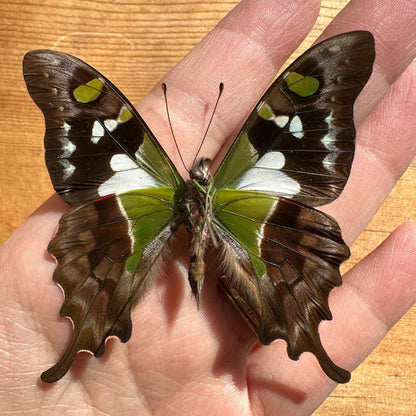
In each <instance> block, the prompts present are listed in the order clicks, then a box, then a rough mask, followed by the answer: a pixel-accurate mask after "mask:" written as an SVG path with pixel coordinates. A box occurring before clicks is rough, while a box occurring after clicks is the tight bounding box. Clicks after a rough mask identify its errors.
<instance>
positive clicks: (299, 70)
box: [23, 31, 374, 382]
mask: <svg viewBox="0 0 416 416" xmlns="http://www.w3.org/2000/svg"><path fill="white" fill-rule="evenodd" d="M373 60H374V40H373V37H372V35H371V34H370V33H369V32H363V31H357V32H350V33H346V34H342V35H339V36H336V37H334V38H331V39H328V40H326V41H324V42H322V43H320V44H318V45H316V46H314V47H313V48H311V49H310V50H308V51H307V52H306V53H305V54H304V55H302V56H301V57H299V58H298V59H297V60H296V61H295V62H294V63H293V64H292V65H290V66H289V68H288V69H286V70H285V71H284V72H283V73H282V75H280V76H279V77H278V78H277V80H276V81H275V82H274V83H273V84H272V85H271V87H270V88H269V89H268V90H267V91H266V93H265V94H264V96H263V97H262V98H261V100H260V101H259V103H258V104H257V105H256V106H255V108H254V109H253V111H252V113H251V114H250V116H249V118H248V119H247V121H246V123H245V124H244V126H243V128H242V130H241V131H240V133H239V134H238V136H237V138H236V139H235V141H234V143H233V145H232V146H231V148H230V150H229V151H228V153H227V155H226V157H225V159H224V161H223V162H222V163H221V165H220V167H219V168H218V170H217V171H216V172H215V173H214V174H213V175H212V174H211V172H210V160H209V159H208V158H201V159H199V160H198V161H197V163H196V164H195V165H194V166H193V168H192V169H191V171H190V178H189V179H188V180H184V179H183V178H182V177H181V176H180V175H179V173H178V171H177V169H176V168H175V166H174V165H173V163H172V162H171V160H170V159H169V157H168V156H167V154H166V153H165V151H164V150H163V148H162V146H161V145H160V144H159V142H158V141H157V139H156V138H155V136H154V135H153V133H152V132H151V131H150V129H149V127H148V126H147V125H146V123H145V122H144V120H143V119H142V118H141V116H140V115H139V114H138V113H137V111H136V110H135V109H134V107H133V106H132V105H131V104H130V103H129V101H128V100H127V98H126V97H125V96H124V95H123V94H122V93H121V92H120V91H119V90H118V89H117V88H116V87H115V86H114V85H113V84H112V83H111V82H110V81H109V80H107V79H106V78H105V77H104V76H103V75H102V74H100V73H99V72H98V71H96V70H95V69H94V68H92V67H90V66H89V65H87V64H86V63H84V62H82V61H80V60H79V59H77V58H75V57H72V56H70V55H66V54H63V53H61V52H55V51H47V50H39V51H32V52H29V53H28V54H26V56H25V58H24V63H23V65H24V77H25V81H26V83H27V86H28V90H29V93H30V95H31V96H32V98H33V99H34V101H35V102H36V104H37V105H38V106H39V107H40V109H41V110H42V112H43V114H44V116H45V124H46V133H45V159H46V165H47V168H48V171H49V174H50V177H51V180H52V183H53V185H54V188H55V190H56V191H57V192H58V194H59V195H60V196H61V197H62V199H63V200H64V201H66V202H67V203H68V204H69V205H71V208H70V210H69V211H68V212H66V213H65V214H64V215H63V216H62V218H61V220H60V223H59V228H58V231H57V233H56V235H55V237H54V238H53V240H52V241H51V243H50V245H49V247H48V250H49V252H50V253H51V254H52V255H53V256H54V257H55V258H56V259H57V268H56V270H55V273H54V280H55V281H56V282H57V283H59V285H60V286H61V287H62V288H63V290H64V293H65V301H64V304H63V306H62V309H61V315H62V316H68V317H70V318H71V320H72V322H73V325H74V332H73V335H72V338H71V341H70V343H69V345H68V347H67V349H66V351H65V353H64V354H63V356H62V357H61V359H60V360H59V361H58V363H57V364H56V365H55V366H53V367H52V368H50V369H49V370H47V371H46V372H44V373H43V374H42V376H41V377H42V380H44V381H45V382H54V381H56V380H58V379H59V378H61V377H62V376H63V375H64V374H65V373H66V372H67V371H68V369H69V368H70V366H71V364H72V362H73V360H74V358H75V356H76V354H77V353H78V351H81V350H88V351H91V352H92V353H94V355H95V356H96V357H98V356H100V355H102V354H103V353H104V350H105V341H106V339H107V338H108V337H110V336H117V337H119V338H120V340H121V341H123V342H126V341H127V340H128V339H129V338H130V336H131V331H132V323H131V318H130V310H131V308H132V307H133V306H134V305H135V304H136V303H137V302H138V301H139V300H140V299H141V298H142V297H143V295H144V294H145V293H146V291H147V290H148V288H149V287H151V285H152V283H153V282H154V280H155V279H156V278H157V277H158V275H159V274H160V267H161V265H162V264H163V262H164V259H165V257H166V253H167V250H166V246H167V244H168V242H169V240H170V238H171V237H172V235H173V234H174V233H175V231H176V230H177V228H178V227H179V226H180V225H181V224H184V225H185V226H186V228H187V230H188V233H189V240H190V266H189V273H188V280H189V282H190V286H191V289H192V293H193V295H194V297H195V299H196V301H197V304H199V301H200V296H201V290H202V286H203V282H204V278H205V277H206V265H205V261H204V254H205V250H206V247H207V246H208V244H213V245H214V246H216V247H218V248H219V250H220V254H221V263H222V269H223V270H222V271H223V275H222V276H221V278H220V279H219V283H220V287H221V288H222V289H223V290H224V291H225V293H226V294H227V296H228V297H229V299H230V301H231V302H232V304H233V305H234V306H235V307H236V309H237V310H238V311H239V312H240V313H241V316H242V317H243V318H244V319H245V321H246V322H247V323H248V325H249V326H250V327H251V329H252V330H253V331H254V332H255V333H256V334H257V336H258V338H259V340H260V342H262V343H263V344H270V343H271V342H272V341H274V340H275V339H278V338H281V339H284V340H285V341H286V342H287V351H288V355H289V357H290V358H292V359H298V357H299V356H300V354H302V353H303V352H305V351H310V352H312V353H313V354H315V356H316V357H317V359H318V361H319V363H320V365H321V367H322V369H323V370H324V371H325V373H326V374H327V375H328V376H329V377H331V378H332V379H333V380H335V381H337V382H346V381H348V380H349V377H350V374H349V372H348V371H346V370H343V369H342V368H340V367H338V366H337V365H335V364H334V363H333V362H332V360H331V359H330V358H329V357H328V355H327V354H326V352H325V350H324V348H323V346H322V344H321V341H320V338H319V332H318V326H319V323H320V322H321V321H322V320H324V319H331V312H330V310H329V306H328V296H329V293H330V291H331V290H332V289H333V288H334V287H335V286H339V285H340V284H341V276H340V273H339V266H340V264H341V263H342V262H343V261H344V260H345V259H346V258H348V256H349V249H348V247H347V246H346V244H345V243H344V241H343V239H342V236H341V231H340V229H339V226H338V224H337V223H336V221H335V220H334V219H333V218H331V217H330V216H328V215H326V214H324V213H322V212H321V211H319V210H317V209H316V208H315V207H317V206H320V205H324V204H327V203H329V202H331V201H333V200H334V199H335V198H337V197H338V195H339V194H340V193H341V191H342V190H343V188H344V186H345V184H346V181H347V178H348V175H349V172H350V169H351V165H352V161H353V156H354V147H355V129H354V123H353V104H354V101H355V99H356V97H357V96H358V94H359V93H360V91H361V89H362V88H363V87H364V85H365V83H366V82H367V80H368V78H369V76H370V74H371V69H372V64H373Z"/></svg>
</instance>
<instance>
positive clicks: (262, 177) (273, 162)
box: [236, 152, 300, 198]
mask: <svg viewBox="0 0 416 416" xmlns="http://www.w3.org/2000/svg"><path fill="white" fill-rule="evenodd" d="M284 164H285V157H284V155H283V153H281V152H268V153H266V154H265V155H264V156H263V157H261V158H260V159H259V160H258V161H257V163H256V164H255V165H254V166H253V167H252V168H251V169H249V170H248V171H247V172H246V173H245V174H244V175H243V176H242V177H241V178H240V180H239V182H238V185H237V187H236V188H237V189H244V190H247V191H261V192H272V193H275V194H277V195H280V196H284V197H286V198H292V197H293V196H294V195H296V194H297V193H299V191H300V185H299V183H298V182H296V181H295V180H294V179H292V178H290V177H289V176H287V175H285V174H284V173H283V172H281V171H280V170H279V169H281V168H283V166H284Z"/></svg>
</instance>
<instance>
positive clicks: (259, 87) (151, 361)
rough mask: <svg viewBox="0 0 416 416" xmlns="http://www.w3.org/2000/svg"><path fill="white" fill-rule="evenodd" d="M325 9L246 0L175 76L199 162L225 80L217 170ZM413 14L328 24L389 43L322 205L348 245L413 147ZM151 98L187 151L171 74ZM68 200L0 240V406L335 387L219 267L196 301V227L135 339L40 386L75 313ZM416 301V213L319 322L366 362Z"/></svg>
mask: <svg viewBox="0 0 416 416" xmlns="http://www.w3.org/2000/svg"><path fill="white" fill-rule="evenodd" d="M318 12H319V2H318V1H316V0H302V1H300V0H298V1H293V0H292V1H286V0H245V1H242V2H241V3H239V5H238V6H237V7H236V8H235V9H234V10H233V11H232V12H231V13H230V14H229V15H228V16H227V17H226V18H225V19H224V20H223V21H222V22H221V23H220V24H219V25H218V26H217V27H216V28H215V29H214V30H213V31H212V32H211V33H210V34H209V35H208V36H207V37H206V38H205V39H204V40H203V41H202V42H201V44H200V45H199V46H198V47H197V48H195V49H194V50H193V51H192V52H191V53H190V54H189V55H188V56H187V57H186V58H185V59H184V60H183V61H182V62H181V63H180V64H178V66H176V67H175V68H174V69H173V70H172V71H171V72H170V73H169V74H167V75H166V77H165V78H164V82H166V83H167V85H168V94H169V106H170V111H171V117H172V119H173V120H174V124H175V134H176V136H177V138H178V142H179V146H180V147H182V148H183V151H182V154H183V157H184V158H185V160H186V161H187V162H188V163H191V161H192V158H193V156H194V155H193V154H192V150H193V147H192V146H189V145H185V144H186V143H192V142H194V141H195V137H196V138H199V137H201V134H200V132H201V130H203V128H204V126H203V121H204V120H206V119H207V114H208V113H209V110H207V108H211V107H212V101H213V99H212V97H213V95H215V92H216V91H217V88H218V84H219V82H223V83H224V84H225V91H224V94H223V96H222V97H221V102H220V105H219V107H218V109H217V112H216V115H215V121H214V124H213V126H212V128H211V129H210V131H209V137H208V140H207V142H206V143H205V144H204V148H203V152H204V156H208V157H211V158H212V159H213V160H214V162H213V168H214V170H215V168H216V167H217V166H218V163H220V161H221V159H222V157H223V156H224V150H223V149H224V148H227V147H228V145H229V144H230V140H232V138H233V137H235V133H236V132H237V131H238V129H239V128H241V125H242V123H243V121H244V118H245V117H246V116H247V114H248V112H249V111H250V109H251V108H252V107H253V105H254V104H255V103H256V101H257V100H258V98H259V97H260V96H261V94H262V92H263V91H264V90H265V89H266V88H267V86H268V85H269V83H270V82H271V80H272V79H273V77H274V76H275V74H276V72H277V71H278V69H279V67H280V66H281V65H282V64H283V63H284V62H285V60H286V58H287V57H288V56H289V55H290V54H291V52H293V50H294V49H295V48H296V47H297V46H298V44H299V43H300V42H301V41H302V39H303V38H304V37H305V36H306V35H307V33H308V31H309V30H310V28H311V27H312V25H313V23H314V21H315V18H316V17H317V14H318ZM415 16H416V2H414V1H404V0H390V1H388V2H380V1H377V0H352V1H351V2H350V3H349V5H348V7H346V8H345V9H344V10H343V11H342V12H341V13H340V14H339V15H338V16H337V17H336V18H335V19H334V20H333V22H332V23H331V25H330V26H329V27H328V28H327V30H326V31H325V32H324V34H323V37H322V39H323V38H327V37H330V36H333V35H335V34H338V33H342V32H347V31H350V30H356V29H364V30H365V29H367V30H370V31H371V32H372V33H373V35H374V36H375V41H376V53H377V56H376V61H375V65H374V71H373V75H372V77H371V79H370V81H369V83H368V85H367V86H366V88H365V89H364V90H363V92H362V94H361V95H360V97H359V99H358V101H357V104H356V106H355V120H356V124H357V127H358V130H357V147H356V156H355V160H354V164H353V168H352V172H351V175H350V178H349V181H348V183H347V186H346V188H345V190H344V192H343V193H342V194H341V196H340V197H339V198H338V199H337V200H336V201H335V202H334V203H332V204H330V205H329V206H327V207H325V209H324V210H325V212H327V213H329V214H331V215H332V216H333V217H334V218H336V220H337V221H338V222H339V224H340V227H341V229H342V231H343V237H344V239H345V241H346V242H347V244H349V245H350V244H352V243H353V241H354V240H355V239H356V238H357V236H358V235H359V234H360V232H361V231H362V230H363V229H364V227H365V226H366V224H367V223H368V222H369V221H370V220H371V218H372V217H373V216H374V214H375V212H376V211H377V209H378V208H379V206H380V205H381V204H382V202H383V201H384V199H385V198H386V197H387V195H388V194H389V192H390V191H391V189H392V188H393V186H394V184H395V183H396V181H397V180H398V178H399V177H400V176H401V174H402V173H403V172H404V171H405V169H406V168H407V166H408V165H409V163H410V162H411V161H412V159H413V158H414V156H415V154H416V134H415V133H414V132H415V131H416V117H415V114H416V88H415V82H416V72H415V71H416V70H415V66H414V64H410V62H411V61H412V60H413V58H414V56H415V54H416V36H415V33H416V19H415V18H414V17H415ZM133 74H134V71H133ZM242 91H243V92H244V94H241V92H242ZM237 96H238V99H237V98H236V97H237ZM206 100H207V101H208V102H207V101H206ZM214 100H215V98H214ZM138 109H139V112H140V113H141V115H142V116H143V118H144V119H145V120H146V121H147V122H148V124H149V125H150V127H151V129H152V130H153V132H154V133H155V134H156V136H157V137H158V138H159V139H160V142H161V144H162V145H163V146H164V147H165V149H166V151H167V153H168V154H170V155H172V158H173V160H174V161H175V162H178V159H177V156H175V151H174V147H173V145H172V141H171V136H170V132H169V127H168V125H167V122H166V116H165V113H164V106H163V102H162V98H161V90H160V86H157V87H155V89H154V90H153V91H152V92H151V93H150V94H149V95H148V96H147V97H146V98H145V99H144V100H143V101H142V102H141V103H140V104H139V105H138ZM34 111H35V110H34ZM227 138H228V141H227ZM223 146H224V147H223ZM178 166H179V165H178ZM67 208H68V206H67V205H66V204H65V203H63V202H62V201H61V200H60V198H59V197H57V196H56V195H55V196H53V197H51V198H50V199H49V200H48V201H46V202H45V203H44V204H43V205H42V206H41V207H40V208H39V209H38V210H37V211H36V212H35V213H34V214H33V215H32V216H31V217H30V218H29V219H28V220H27V221H26V222H25V223H24V224H23V225H22V226H21V227H20V228H19V229H18V230H17V231H16V232H15V233H14V234H13V235H12V236H11V237H10V238H9V240H8V241H7V242H6V243H5V244H4V245H3V246H2V247H1V248H0V273H1V276H2V285H1V286H0V298H1V299H2V302H1V305H0V311H1V315H0V325H1V326H0V411H4V412H6V411H7V412H10V413H11V414H14V413H15V414H18V412H19V411H22V412H26V413H25V414H31V412H32V413H33V414H42V415H47V414H56V413H57V412H58V411H60V409H65V410H66V411H68V410H70V411H73V412H74V413H76V414H83V415H87V414H97V415H98V414H111V415H113V414H117V415H124V414H126V415H132V414H137V415H158V414H163V415H176V414H180V415H188V414H189V415H193V416H195V415H251V414H253V415H263V414H264V415H275V414H282V415H288V414H290V415H305V414H310V413H311V412H312V411H313V410H314V409H316V408H317V407H318V406H319V404H320V403H322V402H323V401H324V400H325V398H326V397H327V396H328V395H329V394H330V392H331V391H332V390H333V389H334V387H335V386H336V384H335V383H334V382H333V381H331V380H330V379H328V377H327V376H326V375H325V374H324V373H323V372H322V370H321V369H320V367H319V364H318V363H317V361H316V359H315V357H313V356H312V355H311V354H303V355H302V356H301V358H300V360H299V361H297V362H294V361H291V360H290V359H289V358H288V357H287V354H286V346H285V343H284V342H282V341H276V342H274V343H273V344H272V345H270V346H262V345H260V344H259V343H258V341H257V339H256V337H255V336H254V335H253V334H252V333H251V332H250V331H249V329H248V327H247V326H246V324H245V323H244V321H243V320H242V319H241V318H240V316H239V315H238V313H237V312H236V311H235V310H234V309H233V307H232V305H230V303H229V302H228V300H227V299H226V298H225V296H223V294H221V292H219V290H218V287H217V283H216V279H215V273H214V271H213V268H211V267H208V271H207V274H208V275H207V278H206V279H205V286H204V290H203V293H202V300H201V306H200V310H199V311H198V310H197V308H196V305H195V301H194V299H193V298H192V296H191V292H190V289H189V287H188V286H187V282H186V280H187V278H186V275H187V270H186V266H187V264H188V258H187V256H186V253H187V244H186V242H183V241H182V240H183V239H182V236H184V235H185V234H183V235H182V236H181V238H177V239H176V242H175V247H174V249H173V250H172V256H171V260H170V261H169V262H168V264H167V267H166V269H165V272H164V274H165V276H164V277H163V278H161V279H159V280H158V282H156V284H155V285H154V286H153V287H152V288H151V289H150V290H149V292H148V294H147V295H146V296H145V298H144V299H143V300H142V301H141V302H140V303H139V304H138V305H137V306H136V307H135V309H134V310H133V313H132V320H133V334H132V337H131V339H130V341H129V342H128V343H127V344H121V343H120V342H118V340H114V339H113V340H110V341H109V342H107V351H106V354H105V355H104V357H103V358H101V359H99V360H97V359H94V358H91V356H90V355H89V354H85V353H82V354H80V355H79V356H78V357H77V358H76V360H75V362H74V364H73V366H72V368H71V370H70V371H69V373H68V374H67V375H66V376H65V377H64V378H63V379H61V380H60V381H58V382H57V383H55V384H54V385H52V386H51V385H45V384H43V383H42V382H41V381H40V380H39V375H40V373H41V372H42V371H44V370H46V369H47V368H49V367H50V366H51V365H52V364H54V363H55V362H56V360H57V358H58V356H59V354H61V353H62V352H63V350H64V349H65V346H66V343H67V342H68V339H69V337H70V333H71V325H70V323H69V321H64V320H63V319H57V311H58V310H59V308H60V305H61V304H62V294H61V292H60V290H59V289H58V287H57V286H56V285H55V283H54V282H53V281H52V273H53V270H54V267H55V261H54V259H53V258H52V257H50V256H49V255H48V254H47V252H46V247H47V245H48V243H49V241H50V239H51V238H52V236H53V234H54V232H55V230H56V226H57V223H58V220H59V218H60V216H61V215H62V213H63V212H64V211H65V210H66V209H67ZM210 274H211V276H210ZM415 301H416V226H415V224H414V223H411V222H408V223H405V224H403V225H402V226H400V227H399V228H398V229H397V230H395V231H394V232H393V233H392V234H391V235H390V236H389V237H388V238H387V239H386V241H385V242H384V243H383V244H382V245H381V246H379V247H378V248H377V249H376V250H375V251H374V252H373V253H371V254H370V255H369V256H367V257H366V258H364V259H363V260H362V261H361V262H360V263H359V264H358V265H357V266H356V267H354V268H353V269H352V270H350V271H349V272H348V273H347V274H346V275H345V276H344V277H343V285H342V286H341V287H340V288H337V289H335V290H334V291H333V292H332V293H331V296H330V307H331V310H332V312H333V315H334V319H333V320H332V321H331V322H324V323H322V324H321V326H320V334H321V338H322V342H323V344H324V346H325V348H326V350H327V352H328V354H329V356H330V357H331V358H332V359H333V360H334V362H335V363H337V364H338V365H340V366H341V367H343V368H346V369H348V370H350V371H352V370H354V368H356V367H357V366H358V365H359V364H360V362H361V361H363V359H364V358H365V357H366V356H367V355H368V354H369V353H370V352H371V351H372V350H373V349H374V347H375V346H376V345H377V344H378V343H379V342H380V341H381V339H382V338H383V337H384V336H385V335H386V333H387V332H388V330H389V329H390V328H391V326H392V325H394V323H395V322H397V320H399V319H400V317H401V316H402V315H403V314H404V313H405V312H406V311H407V310H408V309H409V308H410V307H411V306H412V305H413V304H414V302H415ZM81 411H82V413H80V412H81Z"/></svg>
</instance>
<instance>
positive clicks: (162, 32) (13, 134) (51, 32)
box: [0, 0, 416, 415]
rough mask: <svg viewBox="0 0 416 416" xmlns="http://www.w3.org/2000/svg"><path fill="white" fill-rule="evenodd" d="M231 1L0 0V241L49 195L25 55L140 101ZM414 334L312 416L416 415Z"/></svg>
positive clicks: (410, 180) (389, 222)
mask: <svg viewBox="0 0 416 416" xmlns="http://www.w3.org/2000/svg"><path fill="white" fill-rule="evenodd" d="M236 3H237V1H236V0H217V1H215V0H205V1H204V0H199V1H196V0H181V1H177V0H166V1H160V0H159V1H154V0H153V1H152V0H146V1H144V0H136V1H135V2H121V1H100V2H98V1H92V0H87V1H82V0H76V1H69V0H61V1H60V2H54V1H52V0H40V1H37V2H33V1H30V0H21V1H19V0H15V1H7V2H6V1H3V0H1V1H0V23H1V24H0V29H1V30H0V48H1V49H0V50H1V53H2V59H1V61H0V108H1V114H2V117H1V118H0V191H1V195H2V196H1V204H0V243H1V242H3V241H5V239H6V238H7V237H8V236H9V235H10V234H11V233H12V232H13V231H14V230H15V229H16V228H17V227H18V226H19V225H20V224H21V223H22V222H23V221H24V220H25V218H27V217H28V216H29V215H30V214H31V213H32V212H33V211H34V210H35V209H36V208H37V207H38V206H39V205H40V204H41V203H42V202H43V201H45V199H47V198H48V197H49V196H50V195H51V194H52V193H53V189H52V186H51V184H50V181H49V177H48V174H47V171H46V168H45V165H44V160H43V146H42V138H43V128H44V127H43V126H44V124H43V119H42V116H41V114H40V112H39V111H38V110H37V109H36V108H35V106H34V104H33V103H32V101H31V100H30V99H29V97H28V94H27V92H26V88H25V85H24V82H23V79H22V73H21V60H22V57H23V55H24V53H25V52H26V51H28V50H31V49H38V48H52V49H53V48H55V49H59V50H63V51H65V52H68V53H72V54H74V55H76V56H78V57H80V58H82V59H85V60H87V61H88V62H89V63H90V64H92V65H93V66H95V67H97V68H99V69H100V71H102V72H103V73H105V74H106V75H108V76H109V78H110V79H112V80H114V81H115V82H116V84H117V86H118V87H119V88H120V89H121V90H122V91H123V92H125V93H126V95H127V96H128V97H130V98H131V100H132V101H133V102H137V101H139V100H140V98H141V97H143V96H144V95H145V94H146V92H147V91H149V90H150V89H151V87H152V86H153V85H154V84H155V83H156V82H157V81H158V80H159V78H160V77H161V76H162V75H163V74H165V73H166V72H167V71H168V70H169V69H170V68H172V67H173V66H174V65H175V64H176V63H177V62H178V61H179V60H180V59H181V58H182V57H184V56H185V55H186V54H187V53H188V52H189V51H190V49H192V47H193V46H195V45H196V44H197V43H198V42H199V41H200V40H201V39H202V37H203V36H205V35H206V34H207V33H208V31H210V30H211V29H212V28H213V27H214V26H215V25H216V24H217V22H218V21H219V20H220V19H221V18H222V17H223V16H224V15H225V14H226V13H227V12H228V11H229V10H231V9H232V8H233V7H234V5H235V4H236ZM346 3H347V1H346V0H344V1H322V9H321V14H320V17H319V19H318V21H317V23H316V25H315V27H314V30H313V31H312V32H311V35H310V37H308V39H307V40H306V41H305V43H304V45H303V46H302V49H303V50H304V49H305V48H306V47H307V46H309V45H310V44H311V43H312V41H313V40H314V39H315V38H316V36H317V35H318V34H319V33H320V32H321V31H322V30H323V28H324V27H325V26H326V25H327V24H328V23H329V22H330V21H331V19H332V18H333V17H334V16H335V15H336V14H337V13H338V12H339V10H340V9H341V8H342V7H343V6H344V5H345V4H346ZM137 56H140V59H137ZM132 62H135V66H134V68H132V66H131V63H132ZM415 184H416V163H415V162H413V164H412V165H411V166H410V167H409V169H408V170H407V171H406V173H405V174H404V176H403V177H402V178H401V180H400V181H399V183H398V184H397V186H396V188H395V189H394V191H393V192H392V194H391V195H390V197H389V198H388V199H387V200H386V202H385V203H384V205H383V207H382V208H381V209H380V211H379V212H378V214H377V216H376V217H375V218H374V220H373V221H372V222H371V223H370V224H369V225H368V227H367V228H366V230H365V231H364V232H363V233H362V235H361V237H360V239H359V240H358V241H357V242H356V243H355V245H354V246H353V247H352V252H353V255H352V258H351V260H350V261H349V262H348V264H347V265H346V268H349V267H351V266H352V265H354V264H355V263H357V262H358V261H359V260H360V259H362V258H363V257H364V256H365V255H366V254H367V253H369V252H370V251H371V250H373V249H374V248H375V247H376V246H377V245H378V244H380V242H382V241H383V240H384V239H385V238H386V237H387V236H388V235H389V233H390V232H391V231H392V230H394V229H395V228H396V227H397V226H398V225H399V224H401V223H403V222H404V221H406V220H407V219H408V218H409V217H411V216H413V217H414V216H415V207H416V193H415V192H414V189H415ZM415 328H416V308H415V307H414V308H413V309H412V310H411V311H410V312H409V313H408V314H407V315H406V316H405V317H404V318H403V319H402V320H401V321H400V323H399V324H398V325H396V326H395V328H393V330H392V331H391V332H390V333H389V335H388V336H387V337H386V339H385V340H384V341H383V342H382V343H381V344H380V345H379V346H378V347H377V349H376V350H375V351H374V352H373V353H372V354H371V355H370V356H369V357H368V358H367V360H366V361H365V363H364V364H363V365H361V367H360V368H359V369H357V370H356V371H355V372H354V374H353V378H352V381H351V382H350V383H349V384H347V385H343V386H339V387H337V389H336V390H335V391H334V392H333V394H332V395H331V397H330V398H329V399H328V400H327V401H326V402H325V403H324V404H323V405H322V406H321V408H320V409H318V410H317V411H316V412H315V414H316V415H329V414H331V415H375V414H377V415H397V414H400V415H414V414H416V410H415V409H416V368H415V367H416V366H415V362H416V330H415Z"/></svg>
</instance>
